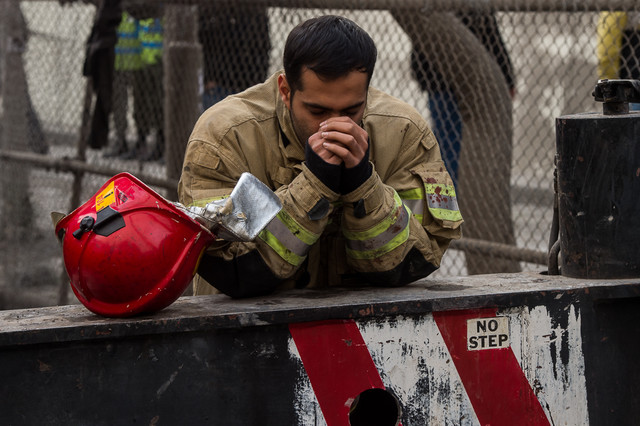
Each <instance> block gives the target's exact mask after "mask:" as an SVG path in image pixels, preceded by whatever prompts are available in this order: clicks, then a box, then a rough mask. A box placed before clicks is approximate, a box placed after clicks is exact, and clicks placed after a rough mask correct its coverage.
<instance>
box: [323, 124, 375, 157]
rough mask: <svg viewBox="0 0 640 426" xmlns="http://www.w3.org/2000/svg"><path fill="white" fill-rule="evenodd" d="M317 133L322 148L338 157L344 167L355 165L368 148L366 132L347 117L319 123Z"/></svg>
mask: <svg viewBox="0 0 640 426" xmlns="http://www.w3.org/2000/svg"><path fill="white" fill-rule="evenodd" d="M317 134H318V133H316V135H317ZM319 134H320V136H321V138H322V145H323V147H324V149H325V150H326V151H328V152H330V153H332V154H334V155H335V156H337V157H339V158H340V159H341V160H342V161H343V162H344V165H345V167H347V168H351V167H355V166H357V165H358V164H359V163H360V162H361V161H362V159H363V158H364V156H365V153H366V151H367V148H368V135H367V132H366V131H365V130H364V129H363V128H362V127H360V126H358V125H357V124H356V123H355V122H354V121H353V120H351V119H350V118H349V117H336V118H331V119H329V120H327V121H325V122H323V123H321V124H320V131H319Z"/></svg>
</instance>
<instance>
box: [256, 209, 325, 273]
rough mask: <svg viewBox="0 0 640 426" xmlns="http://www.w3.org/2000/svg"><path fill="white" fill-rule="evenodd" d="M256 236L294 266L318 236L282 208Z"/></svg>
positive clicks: (303, 256) (303, 257)
mask: <svg viewBox="0 0 640 426" xmlns="http://www.w3.org/2000/svg"><path fill="white" fill-rule="evenodd" d="M258 237H259V238H261V239H262V240H263V241H264V242H265V243H267V245H269V247H271V248H272V249H273V250H275V252H276V253H278V255H280V257H282V258H283V259H284V260H286V261H287V262H288V263H290V264H292V265H294V266H298V265H300V264H301V263H302V261H304V259H305V257H306V256H307V253H309V250H310V249H311V246H312V245H313V244H314V243H315V242H316V241H318V238H320V236H319V235H316V234H314V233H312V232H309V231H308V230H306V229H305V228H303V227H302V226H301V225H300V224H299V223H298V222H296V221H295V219H294V218H292V217H291V216H290V215H289V214H288V213H287V212H286V211H284V210H280V212H279V213H278V214H277V215H276V217H275V218H273V220H272V221H271V222H270V223H269V225H267V227H266V228H265V229H264V230H263V231H262V232H261V233H260V234H259V235H258Z"/></svg>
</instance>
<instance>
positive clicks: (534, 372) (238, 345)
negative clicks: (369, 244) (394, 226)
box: [0, 273, 640, 426]
mask: <svg viewBox="0 0 640 426" xmlns="http://www.w3.org/2000/svg"><path fill="white" fill-rule="evenodd" d="M639 296H640V279H627V280H581V279H572V278H566V277H562V276H556V277H550V276H545V275H540V274H536V273H518V274H501V275H481V276H471V277H459V278H453V279H439V280H433V279H426V280H422V281H419V282H417V283H414V284H412V285H409V286H406V287H403V288H394V289H371V288H359V289H349V290H346V289H331V290H327V291H312V290H298V291H293V292H287V293H281V294H276V295H273V296H269V297H264V298H255V299H248V300H231V299H229V298H227V297H226V296H222V295H216V296H199V297H183V298H181V299H179V300H178V301H177V302H176V303H174V304H173V305H171V306H170V307H169V308H167V309H165V310H163V311H161V312H159V313H156V314H155V315H149V316H143V317H137V318H133V319H106V318H101V317H98V316H96V315H93V314H91V313H90V312H89V311H87V310H86V309H85V308H84V307H82V306H80V305H73V306H63V307H49V308H39V309H24V310H12V311H2V312H0V383H1V385H0V389H1V393H0V401H1V404H2V409H1V410H0V424H6V425H18V424H48V425H56V424H61V425H62V424H64V425H72V424H91V425H119V424H143V425H147V424H150V425H156V424H157V425H160V424H169V425H173V424H176V425H177V424H179V425H190V424H197V425H203V424H216V425H218V424H220V425H271V424H273V425H323V424H327V425H348V424H349V416H351V424H353V425H360V424H369V425H371V424H396V423H397V420H399V421H400V422H401V424H403V425H405V426H406V425H415V424H420V425H424V424H463V425H478V424H492V425H513V424H532V425H538V424H553V425H560V424H562V425H585V424H633V423H635V421H636V419H637V418H638V417H640V416H639V414H640V401H639V399H640V397H639V396H638V393H637V392H636V391H637V383H638V381H639V379H640V367H638V363H637V362H636V360H637V354H638V353H639V352H638V349H639V346H640V345H639V343H638V341H639V340H640V339H639V338H640V328H639V327H638V326H637V324H638V323H640V322H639V320H640V309H638V308H639V302H640V299H639ZM350 411H351V414H349V413H350ZM372 419H374V420H375V421H373V420H372Z"/></svg>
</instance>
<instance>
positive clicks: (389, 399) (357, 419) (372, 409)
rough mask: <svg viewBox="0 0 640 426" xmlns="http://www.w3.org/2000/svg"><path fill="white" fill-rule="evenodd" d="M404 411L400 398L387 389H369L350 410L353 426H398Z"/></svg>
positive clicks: (350, 419) (357, 398)
mask: <svg viewBox="0 0 640 426" xmlns="http://www.w3.org/2000/svg"><path fill="white" fill-rule="evenodd" d="M401 414H402V410H401V408H400V403H399V402H398V398H396V397H395V395H393V394H392V393H391V392H389V391H388V390H386V389H378V388H375V389H367V390H366V391H364V392H362V393H361V394H360V395H358V396H357V397H356V399H355V400H354V401H353V403H352V404H351V408H349V424H350V425H351V426H396V425H398V423H399V422H400V416H401Z"/></svg>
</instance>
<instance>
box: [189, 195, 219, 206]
mask: <svg viewBox="0 0 640 426" xmlns="http://www.w3.org/2000/svg"><path fill="white" fill-rule="evenodd" d="M225 198H229V196H228V195H220V196H218V197H211V198H203V199H201V200H193V202H192V203H191V204H189V205H188V206H187V207H204V206H206V205H207V204H209V203H210V202H212V201H218V200H224V199H225Z"/></svg>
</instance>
